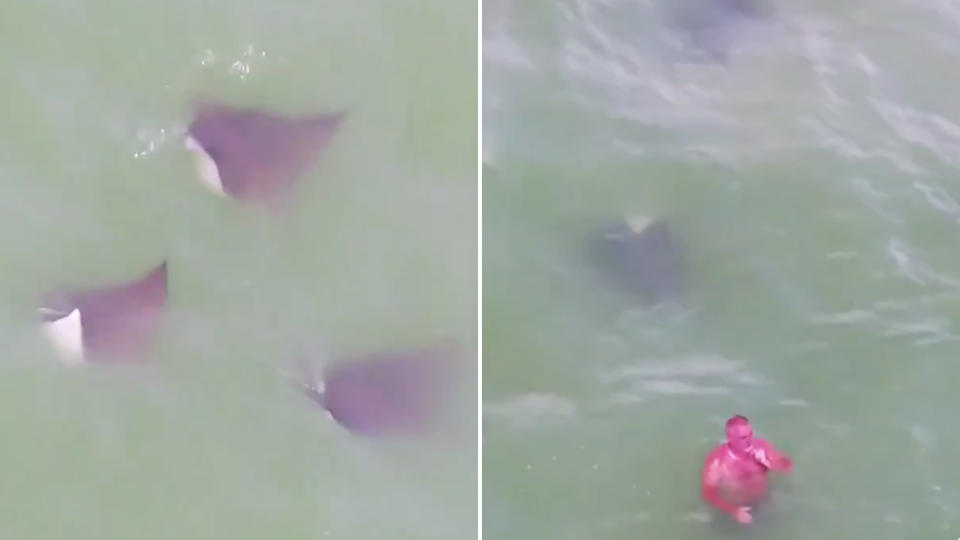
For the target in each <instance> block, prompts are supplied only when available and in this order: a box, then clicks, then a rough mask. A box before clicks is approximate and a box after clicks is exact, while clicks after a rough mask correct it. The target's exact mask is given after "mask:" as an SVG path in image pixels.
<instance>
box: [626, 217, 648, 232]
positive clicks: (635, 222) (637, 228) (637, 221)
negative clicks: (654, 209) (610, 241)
mask: <svg viewBox="0 0 960 540" xmlns="http://www.w3.org/2000/svg"><path fill="white" fill-rule="evenodd" d="M626 221H627V226H628V227H630V230H631V231H633V232H634V233H636V234H640V233H642V232H643V231H644V230H646V228H647V226H648V225H650V223H652V222H653V220H652V219H650V218H648V217H647V216H643V215H640V214H631V215H629V216H627V218H626Z"/></svg>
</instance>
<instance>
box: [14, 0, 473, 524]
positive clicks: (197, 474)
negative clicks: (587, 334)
mask: <svg viewBox="0 0 960 540" xmlns="http://www.w3.org/2000/svg"><path fill="white" fill-rule="evenodd" d="M476 37H477V36H476V7H475V6H471V5H469V4H462V3H461V4H456V3H454V4H451V3H446V2H437V1H432V0H428V1H425V2H416V3H406V4H404V5H398V4H394V3H390V2H366V3H362V2H361V3H349V2H348V3H343V2H337V3H335V2H304V1H295V2H262V1H240V2H223V1H202V2H193V1H189V2H188V1H174V2H140V1H137V2H115V1H94V2H83V1H70V0H64V1H57V2H28V3H6V4H4V5H3V6H2V7H0V45H2V46H0V68H2V70H3V74H4V84H3V89H2V90H0V111H2V116H3V120H4V121H3V123H2V125H0V245H2V246H3V249H2V251H0V268H2V273H0V295H2V298H3V302H2V307H0V315H2V323H3V324H2V331H0V345H2V350H0V362H2V365H3V378H2V381H0V394H2V395H3V402H4V406H3V413H0V418H2V422H0V426H2V429H3V441H4V443H3V445H2V449H0V463H2V464H3V468H4V474H3V476H4V485H5V486H6V489H4V490H3V494H2V495H0V509H2V510H0V537H3V538H21V539H41V538H44V539H45V538H49V539H62V538H76V539H82V538H91V539H93V538H96V539H101V538H158V539H160V538H163V539H168V538H169V539H173V538H250V539H262V538H343V539H351V540H353V539H362V538H370V539H380V538H410V539H421V538H437V539H441V538H442V539H450V538H472V537H474V536H475V535H476V529H477V517H476V502H477V501H476V493H477V485H476V460H477V454H476V427H477V426H476V414H475V413H476V411H475V408H476V406H475V404H476V399H477V398H476V390H475V389H474V388H475V386H476V384H475V380H474V378H473V377H472V376H471V377H469V380H467V381H464V382H463V386H462V387H461V388H460V390H459V392H458V397H457V399H456V403H453V404H452V406H451V408H450V410H451V413H452V416H451V418H452V419H453V422H452V423H451V425H449V426H448V428H447V430H446V431H445V432H444V433H443V434H442V436H438V437H435V438H431V439H429V440H419V441H405V442H396V443H388V442H372V441H367V440H361V439H356V438H352V437H350V436H349V435H348V434H347V433H346V432H344V431H343V430H342V429H340V428H339V427H338V426H336V425H335V424H334V423H332V422H331V421H330V420H329V419H328V418H327V417H326V416H325V415H323V414H322V413H321V412H320V411H318V410H317V409H316V408H314V407H312V406H311V404H310V403H309V402H308V401H307V400H305V399H304V398H303V397H302V396H299V395H297V394H295V393H293V392H291V391H290V390H289V388H288V387H287V386H286V385H285V383H284V381H283V379H282V378H281V377H280V376H279V374H278V369H279V368H282V367H286V362H288V359H289V356H290V355H291V354H293V352H295V351H296V350H297V349H298V348H300V347H309V348H311V349H312V350H315V351H320V352H321V353H322V354H323V355H328V356H339V355H350V354H354V353H365V352H373V351H377V350H381V349H386V348H390V347H399V346H422V345H429V344H430V343H432V342H433V340H436V339H441V338H445V337H454V338H456V339H457V340H459V342H460V343H461V344H462V345H465V346H466V348H467V350H468V351H469V350H475V349H476V344H477V336H476V323H477V319H476V312H477V310H476V287H477V275H476V261H477V259H476V252H477V242H476V226H477V225H476V223H477V219H476V217H477V216H476V198H477V196H476V189H477V188H476V148H477V134H476V105H477V98H476V86H477V76H476V60H475V59H476V58H477V50H476V46H477V45H476V44H477V39H476ZM198 97H208V98H216V99H223V100H228V101H230V102H233V103H239V104H243V105H257V106H264V107H268V108H271V109H273V110H279V111H282V112H290V113H295V112H303V111H318V110H319V111H322V110H333V109H347V110H349V111H350V118H349V120H348V122H347V123H346V124H344V127H343V129H342V130H341V131H340V132H339V133H338V135H337V137H336V139H335V140H334V142H333V144H332V146H331V147H330V148H329V150H328V152H327V153H326V155H325V157H324V159H323V161H322V163H320V164H319V166H318V167H317V168H316V169H314V170H312V171H311V172H310V174H309V175H307V177H306V178H305V181H304V183H303V186H302V189H301V190H300V191H299V192H298V194H297V196H298V201H297V204H296V205H295V209H294V211H293V213H292V214H291V215H289V216H286V218H287V219H284V220H272V219H270V218H269V217H268V216H265V215H263V214H262V213H258V212H256V211H255V210H252V209H251V208H248V207H243V206H241V205H237V204H235V203H234V202H233V201H229V200H226V199H221V198H218V197H217V196H215V195H213V194H212V193H210V192H208V191H207V190H206V189H205V187H204V186H203V185H201V184H200V183H199V182H198V181H197V179H196V177H195V175H194V169H193V162H192V158H191V156H190V155H188V154H187V152H186V151H185V150H184V149H183V140H182V133H183V130H184V129H185V126H186V124H187V123H188V122H189V105H190V102H191V101H192V100H194V99H195V98H198ZM164 258H165V259H166V260H167V261H168V265H169V286H170V300H169V306H170V313H169V314H168V315H169V316H168V317H167V318H166V319H165V326H164V328H163V331H162V332H161V335H160V337H159V341H158V344H157V351H156V354H155V358H154V359H153V360H154V361H153V362H151V363H150V365H149V366H147V367H144V368H143V369H116V370H115V369H107V368H103V369H80V370H65V369H64V367H63V366H61V365H60V364H59V363H58V362H57V360H56V359H55V358H54V356H53V354H52V351H51V349H50V348H49V347H48V344H47V343H46V342H45V341H43V340H41V339H40V338H41V336H39V335H38V333H37V331H36V328H35V327H34V326H33V325H32V317H33V316H34V313H35V312H34V305H35V304H34V302H35V301H36V299H37V296H38V295H39V294H40V293H41V292H43V291H45V290H46V289H47V288H49V287H50V286H52V285H55V284H60V283H72V284H92V283H104V282H112V281H115V280H126V279H131V278H132V277H134V276H137V275H140V274H142V273H143V272H144V271H145V270H146V269H148V268H150V267H152V266H154V265H155V264H157V263H158V262H159V261H160V260H161V259H164ZM467 356H468V360H469V354H468V355H467Z"/></svg>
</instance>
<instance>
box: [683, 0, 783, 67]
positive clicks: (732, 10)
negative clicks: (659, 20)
mask: <svg viewBox="0 0 960 540" xmlns="http://www.w3.org/2000/svg"><path fill="white" fill-rule="evenodd" d="M763 15H764V9H763V7H762V5H761V2H760V0H698V1H696V2H688V3H687V5H685V6H684V7H683V8H682V10H681V11H680V12H679V13H677V15H676V22H677V25H678V26H679V28H680V30H681V32H682V33H683V34H684V36H685V38H686V40H687V42H688V46H689V47H690V48H691V49H692V50H691V52H693V53H695V54H697V55H700V56H702V57H706V58H707V59H709V60H712V61H718V62H723V61H726V59H727V57H728V55H729V53H730V49H732V48H733V45H734V42H735V40H736V35H737V34H738V33H739V32H740V26H741V25H742V24H743V23H745V22H747V21H750V20H757V19H759V18H760V17H762V16H763Z"/></svg>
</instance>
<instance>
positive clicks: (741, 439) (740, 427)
mask: <svg viewBox="0 0 960 540" xmlns="http://www.w3.org/2000/svg"><path fill="white" fill-rule="evenodd" d="M752 441H753V427H751V426H750V420H747V417H746V416H743V415H739V414H738V415H735V416H731V417H730V419H729V420H727V444H729V445H730V449H731V450H733V451H734V452H744V451H746V449H747V448H749V447H750V443H751V442H752Z"/></svg>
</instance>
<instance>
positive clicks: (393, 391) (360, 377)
mask: <svg viewBox="0 0 960 540" xmlns="http://www.w3.org/2000/svg"><path fill="white" fill-rule="evenodd" d="M456 352H457V348H456V346H455V345H451V344H444V345H441V346H437V347H433V348H427V349H415V350H404V351H387V352H380V353H376V354H371V355H368V356H363V357H359V358H355V359H352V360H346V361H343V362H339V363H337V364H335V365H332V366H328V367H326V368H325V369H324V370H323V372H322V374H321V375H320V377H319V378H318V377H317V376H316V375H315V374H314V373H313V371H312V369H310V368H309V367H308V366H307V365H306V364H305V363H304V364H302V365H301V374H300V376H299V377H298V378H297V379H295V380H294V381H293V382H294V384H295V386H296V387H297V388H298V389H299V390H300V391H302V392H303V393H304V394H305V395H306V396H307V397H309V398H310V399H311V400H313V401H314V402H315V403H316V404H318V405H320V406H321V407H323V408H324V409H325V410H327V411H328V412H329V413H330V415H331V416H332V417H333V418H334V420H336V421H337V423H338V424H340V425H341V426H343V427H344V428H346V429H347V430H349V431H350V432H352V433H354V434H356V435H363V436H371V437H375V436H392V435H417V434H424V433H426V432H427V431H429V430H430V428H431V427H433V426H434V423H435V420H436V419H437V418H438V416H439V413H440V410H441V408H442V406H443V398H444V396H445V391H446V390H447V389H448V386H449V384H450V383H451V382H452V380H453V377H452V375H453V368H454V362H453V359H454V356H455V355H456Z"/></svg>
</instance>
